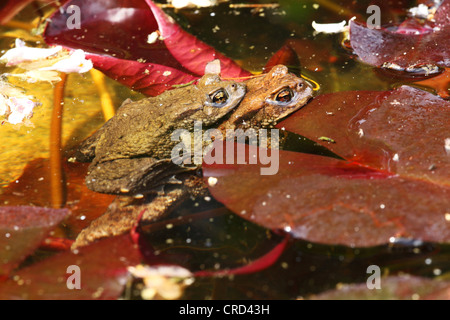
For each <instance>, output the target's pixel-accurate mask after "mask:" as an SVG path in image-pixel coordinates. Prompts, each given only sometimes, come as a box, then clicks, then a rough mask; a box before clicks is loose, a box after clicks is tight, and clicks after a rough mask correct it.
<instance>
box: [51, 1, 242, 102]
mask: <svg viewBox="0 0 450 320" xmlns="http://www.w3.org/2000/svg"><path fill="white" fill-rule="evenodd" d="M71 5H77V6H78V7H79V8H80V9H81V12H80V17H81V23H80V29H77V28H74V29H69V28H68V27H67V19H68V18H69V17H70V14H68V13H67V10H66V9H67V8H68V7H69V6H71ZM155 32H156V33H159V35H160V37H159V38H158V37H157V38H156V39H154V41H153V42H152V43H149V42H148V36H149V35H151V34H156V33H155ZM44 39H45V41H46V43H47V44H49V45H61V46H64V47H66V48H69V49H83V50H84V51H86V52H87V53H89V55H88V56H87V57H88V58H90V59H92V61H93V63H94V67H95V68H96V69H98V70H100V71H102V72H104V73H105V74H107V75H108V76H109V77H111V78H113V79H115V80H118V81H119V82H121V83H122V84H124V85H126V86H128V87H130V88H132V89H135V90H138V91H140V92H142V93H144V94H147V95H157V94H159V93H161V92H162V91H164V90H167V89H170V88H171V86H172V85H177V84H183V83H188V82H190V81H192V80H195V79H198V78H199V77H201V76H202V75H203V74H204V70H205V66H206V64H207V63H208V62H210V61H212V60H214V59H219V60H220V61H221V74H222V76H223V77H225V78H237V77H243V76H248V75H250V73H249V72H248V71H245V70H243V69H242V68H240V67H239V66H238V65H237V64H236V63H235V62H234V61H233V60H231V59H229V58H227V57H225V56H224V55H222V54H221V53H219V52H217V51H216V50H215V49H214V48H212V47H211V46H209V45H207V44H206V43H204V42H202V41H200V40H198V39H197V38H196V37H195V36H193V35H191V34H189V33H188V32H186V31H184V30H183V29H182V28H181V27H180V26H179V25H177V24H176V23H175V22H174V21H173V19H171V18H170V17H168V16H167V15H166V14H165V13H164V12H163V11H162V10H161V9H160V8H159V7H157V6H156V5H155V4H154V3H153V2H151V1H146V2H144V1H139V0H131V1H127V2H126V3H124V2H123V1H118V0H105V1H101V2H95V3H93V2H92V1H88V0H72V1H69V2H68V3H66V5H65V6H63V8H62V10H60V11H56V12H55V13H54V15H53V16H52V17H51V20H50V22H49V23H48V25H47V27H46V30H45V32H44Z"/></svg>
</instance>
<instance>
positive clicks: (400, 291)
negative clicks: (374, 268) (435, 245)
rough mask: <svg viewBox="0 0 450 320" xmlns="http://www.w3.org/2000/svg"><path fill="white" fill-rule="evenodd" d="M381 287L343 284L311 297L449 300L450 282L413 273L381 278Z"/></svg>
mask: <svg viewBox="0 0 450 320" xmlns="http://www.w3.org/2000/svg"><path fill="white" fill-rule="evenodd" d="M380 282H381V288H380V289H378V290H377V289H374V290H369V289H368V288H367V284H366V283H364V284H351V285H341V286H340V287H339V288H338V289H335V290H330V291H326V292H324V293H321V294H318V295H314V296H312V297H310V299H312V300H448V299H450V282H449V281H443V280H437V279H427V278H421V277H416V276H411V275H402V276H390V277H383V278H381V279H380Z"/></svg>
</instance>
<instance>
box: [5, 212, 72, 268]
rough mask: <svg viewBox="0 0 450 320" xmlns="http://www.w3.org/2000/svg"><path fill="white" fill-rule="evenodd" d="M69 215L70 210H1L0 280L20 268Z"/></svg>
mask: <svg viewBox="0 0 450 320" xmlns="http://www.w3.org/2000/svg"><path fill="white" fill-rule="evenodd" d="M69 213H70V211H69V210H67V209H50V208H42V207H30V206H18V207H0V276H2V275H8V274H9V273H10V272H11V270H13V269H14V268H15V267H17V266H18V265H19V263H20V262H22V261H23V260H24V259H25V258H26V257H27V256H28V255H30V254H31V253H32V252H33V251H34V250H35V249H36V248H37V247H38V246H39V244H40V243H41V242H42V240H44V238H45V237H46V236H47V235H48V234H49V232H50V231H51V230H52V229H54V228H55V227H56V226H57V225H58V224H59V223H60V222H61V221H62V220H63V219H64V218H65V217H67V215H68V214H69Z"/></svg>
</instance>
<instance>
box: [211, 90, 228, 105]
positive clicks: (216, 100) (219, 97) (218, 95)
mask: <svg viewBox="0 0 450 320" xmlns="http://www.w3.org/2000/svg"><path fill="white" fill-rule="evenodd" d="M209 97H210V98H211V102H212V103H213V104H215V105H218V106H219V105H222V104H225V103H226V102H227V100H228V94H227V92H226V91H225V90H224V89H219V90H217V91H215V92H214V93H212V94H210V95H209Z"/></svg>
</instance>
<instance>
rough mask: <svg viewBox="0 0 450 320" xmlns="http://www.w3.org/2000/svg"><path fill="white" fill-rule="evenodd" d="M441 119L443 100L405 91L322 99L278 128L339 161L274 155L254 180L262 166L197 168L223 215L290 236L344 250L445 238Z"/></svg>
mask: <svg viewBox="0 0 450 320" xmlns="http://www.w3.org/2000/svg"><path fill="white" fill-rule="evenodd" d="M449 121H450V103H449V102H447V101H445V100H442V99H440V98H439V97H436V96H434V95H432V94H430V93H427V92H424V91H421V90H418V89H413V88H409V87H402V88H400V89H397V90H393V91H390V92H341V93H335V94H329V95H323V96H319V97H318V98H316V99H315V100H313V102H311V103H309V104H308V105H307V106H306V107H304V108H303V109H302V110H300V111H298V112H297V113H295V114H294V115H292V116H291V117H290V118H289V119H287V120H285V121H284V122H282V123H280V124H279V127H284V128H285V129H286V130H288V131H292V132H295V133H298V134H301V135H303V136H306V137H308V138H310V139H312V140H315V141H317V142H319V143H321V144H323V145H325V146H327V147H328V148H329V149H330V150H331V151H333V152H334V153H336V154H337V155H339V156H341V157H342V158H343V160H340V159H335V158H329V157H323V156H317V155H310V154H302V153H296V152H286V151H280V152H279V162H278V165H279V170H278V172H277V173H276V174H274V175H267V176H262V175H261V170H260V169H261V168H262V167H267V166H268V165H260V164H259V165H258V164H255V165H249V164H240V165H237V164H222V165H218V164H213V165H207V164H204V166H203V171H204V175H205V179H206V181H207V182H208V181H210V180H208V179H209V178H210V177H214V178H217V183H213V184H210V185H209V189H210V191H211V192H212V194H213V196H214V197H215V198H216V199H218V200H219V201H221V202H223V203H224V204H225V205H226V206H227V207H229V208H230V209H231V210H233V211H234V212H236V213H237V214H239V215H241V216H242V217H243V218H246V219H249V220H251V221H253V222H256V223H258V224H260V225H263V226H265V227H267V228H269V229H284V230H285V231H287V232H290V233H292V234H293V235H294V236H295V237H297V238H301V239H306V240H309V241H314V242H320V243H326V244H343V245H348V246H352V247H354V246H357V247H365V246H374V245H379V244H385V243H388V242H390V241H393V239H395V238H399V237H401V238H414V239H421V240H425V241H435V242H449V241H450V222H449V217H448V216H449V214H448V213H449V208H450V187H449V184H450V183H449V182H450V175H449V174H450V161H449V160H448V159H449V158H448V157H449V155H448V154H447V151H446V149H445V143H446V142H445V141H446V139H447V138H448V136H447V133H448V130H446V129H445V128H448V123H450V122H449ZM361 130H362V131H361ZM324 140H325V141H324ZM253 152H255V150H253ZM273 160H274V164H276V160H277V158H276V157H275V158H274V159H273ZM213 181H215V180H213Z"/></svg>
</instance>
